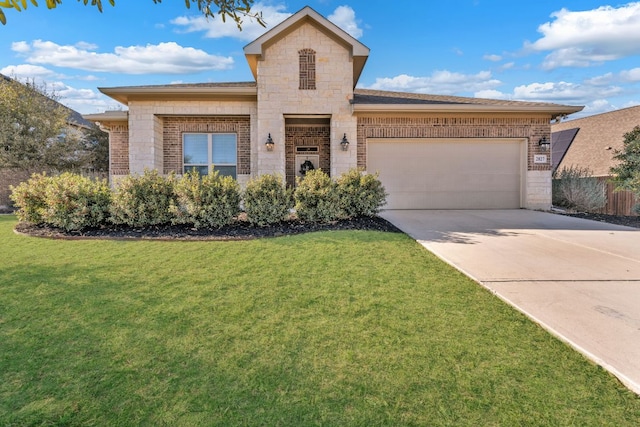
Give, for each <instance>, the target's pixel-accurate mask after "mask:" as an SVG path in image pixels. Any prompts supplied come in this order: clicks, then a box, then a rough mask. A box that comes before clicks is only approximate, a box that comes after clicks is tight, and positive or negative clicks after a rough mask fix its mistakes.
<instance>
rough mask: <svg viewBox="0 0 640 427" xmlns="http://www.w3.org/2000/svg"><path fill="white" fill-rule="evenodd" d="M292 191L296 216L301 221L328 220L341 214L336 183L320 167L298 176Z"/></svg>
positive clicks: (334, 218)
mask: <svg viewBox="0 0 640 427" xmlns="http://www.w3.org/2000/svg"><path fill="white" fill-rule="evenodd" d="M296 181H297V184H298V186H297V187H296V190H295V192H294V198H295V202H296V204H295V208H296V214H297V215H298V218H300V219H301V220H303V221H312V222H330V221H335V220H336V219H338V218H340V217H341V216H342V211H341V209H340V196H339V195H338V191H337V188H336V187H337V186H336V183H335V182H333V181H332V180H331V178H329V175H327V174H326V173H324V172H323V171H322V170H321V169H315V170H311V171H309V172H307V174H306V175H305V177H304V179H300V178H298V179H297V180H296Z"/></svg>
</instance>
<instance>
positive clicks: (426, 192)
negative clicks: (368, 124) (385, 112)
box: [367, 139, 524, 209]
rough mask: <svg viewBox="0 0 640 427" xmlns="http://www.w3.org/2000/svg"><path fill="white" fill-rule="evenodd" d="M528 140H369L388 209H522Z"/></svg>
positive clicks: (370, 165)
mask: <svg viewBox="0 0 640 427" xmlns="http://www.w3.org/2000/svg"><path fill="white" fill-rule="evenodd" d="M523 147H524V143H523V141H522V140H513V139H509V140H488V139H466V140H462V139H410V140H408V139H368V140H367V170H368V171H369V172H376V171H377V172H379V173H380V180H381V181H382V184H383V185H384V187H385V189H386V190H387V193H389V196H387V205H386V206H385V208H386V209H517V208H519V207H520V194H521V179H520V175H521V169H522V166H521V165H522V163H523V158H522V155H521V152H522V150H523Z"/></svg>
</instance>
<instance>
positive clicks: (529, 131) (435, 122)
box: [358, 115, 551, 171]
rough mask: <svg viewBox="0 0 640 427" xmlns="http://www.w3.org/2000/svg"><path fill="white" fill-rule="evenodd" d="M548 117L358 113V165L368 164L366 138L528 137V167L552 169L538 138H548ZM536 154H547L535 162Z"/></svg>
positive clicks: (549, 135) (549, 130)
mask: <svg viewBox="0 0 640 427" xmlns="http://www.w3.org/2000/svg"><path fill="white" fill-rule="evenodd" d="M550 121H551V117H549V116H546V115H545V116H535V117H531V116H513V117H499V116H498V117H493V116H488V115H487V116H481V115H474V116H468V117H461V116H453V115H451V116H447V115H438V116H428V117H422V116H404V117H388V116H370V117H358V167H362V168H366V166H367V138H528V140H529V144H528V145H529V146H528V150H527V153H528V154H527V170H538V171H548V170H551V154H550V152H549V151H546V152H545V151H542V149H541V148H540V147H539V146H538V141H539V140H540V138H542V137H543V136H546V137H547V139H548V140H549V141H550V140H551V134H550V132H551V124H550ZM535 154H547V163H546V164H535V163H534V162H533V157H534V155H535Z"/></svg>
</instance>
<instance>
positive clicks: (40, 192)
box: [9, 173, 52, 224]
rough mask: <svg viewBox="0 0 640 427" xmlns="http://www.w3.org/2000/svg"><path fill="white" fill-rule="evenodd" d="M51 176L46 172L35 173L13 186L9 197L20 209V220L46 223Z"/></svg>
mask: <svg viewBox="0 0 640 427" xmlns="http://www.w3.org/2000/svg"><path fill="white" fill-rule="evenodd" d="M51 179H52V178H51V177H50V176H47V174H46V173H41V174H38V173H34V174H33V175H31V178H29V179H28V180H27V181H25V182H22V183H20V185H18V186H17V187H14V186H11V195H10V196H9V198H10V199H11V200H12V201H13V203H14V205H15V207H16V208H18V210H17V211H16V215H17V216H18V220H20V221H23V222H31V223H33V224H44V223H45V221H44V214H45V210H46V208H47V203H46V194H47V186H48V185H49V183H50V182H51Z"/></svg>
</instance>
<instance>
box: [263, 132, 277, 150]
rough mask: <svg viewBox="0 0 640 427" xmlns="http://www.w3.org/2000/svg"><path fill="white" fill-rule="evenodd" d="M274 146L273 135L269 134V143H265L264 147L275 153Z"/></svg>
mask: <svg viewBox="0 0 640 427" xmlns="http://www.w3.org/2000/svg"><path fill="white" fill-rule="evenodd" d="M274 145H275V143H274V142H273V139H271V133H269V136H268V137H267V141H266V142H265V143H264V146H265V147H266V148H267V151H273V146H274Z"/></svg>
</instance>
